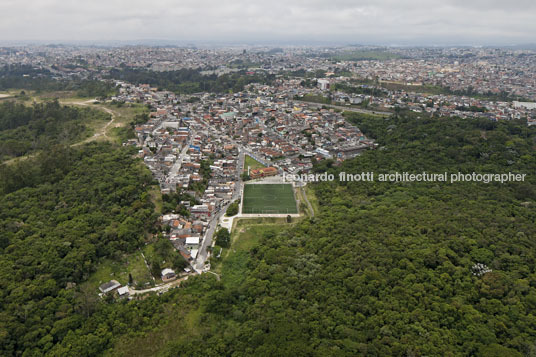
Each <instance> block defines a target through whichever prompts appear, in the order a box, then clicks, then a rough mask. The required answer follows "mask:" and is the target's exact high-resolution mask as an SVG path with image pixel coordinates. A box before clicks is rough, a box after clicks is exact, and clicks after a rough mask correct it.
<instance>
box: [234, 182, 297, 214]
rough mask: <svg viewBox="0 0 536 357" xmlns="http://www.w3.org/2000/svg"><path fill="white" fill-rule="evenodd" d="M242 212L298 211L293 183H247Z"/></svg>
mask: <svg viewBox="0 0 536 357" xmlns="http://www.w3.org/2000/svg"><path fill="white" fill-rule="evenodd" d="M242 213H298V210H297V208H296V200H295V198H294V191H293V189H292V185H290V184H266V185H264V184H249V185H245V187H244V202H243V207H242Z"/></svg>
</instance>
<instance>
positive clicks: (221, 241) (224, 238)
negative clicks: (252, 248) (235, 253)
mask: <svg viewBox="0 0 536 357" xmlns="http://www.w3.org/2000/svg"><path fill="white" fill-rule="evenodd" d="M216 244H217V245H219V246H220V247H223V248H229V246H230V245H231V234H230V233H229V230H228V229H227V228H221V229H220V230H219V231H218V232H216Z"/></svg>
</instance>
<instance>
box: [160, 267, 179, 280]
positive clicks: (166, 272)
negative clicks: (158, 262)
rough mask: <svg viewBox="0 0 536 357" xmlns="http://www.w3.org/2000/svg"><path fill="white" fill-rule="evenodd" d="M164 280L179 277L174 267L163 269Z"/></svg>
mask: <svg viewBox="0 0 536 357" xmlns="http://www.w3.org/2000/svg"><path fill="white" fill-rule="evenodd" d="M161 275H162V281H164V282H166V281H170V280H173V279H175V278H176V277H177V274H175V271H174V270H173V269H169V268H166V269H164V270H162V273H161Z"/></svg>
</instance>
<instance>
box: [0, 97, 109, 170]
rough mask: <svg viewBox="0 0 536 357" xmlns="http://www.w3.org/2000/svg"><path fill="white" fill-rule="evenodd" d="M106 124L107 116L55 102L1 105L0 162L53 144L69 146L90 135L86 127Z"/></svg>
mask: <svg viewBox="0 0 536 357" xmlns="http://www.w3.org/2000/svg"><path fill="white" fill-rule="evenodd" d="M107 120H109V115H108V114H106V113H103V112H102V111H98V110H92V109H90V108H76V107H72V106H62V105H60V104H59V102H58V101H57V100H55V101H49V102H45V103H34V104H33V105H25V104H20V103H16V102H13V101H4V102H0V162H2V161H4V160H6V159H10V158H14V157H18V156H22V155H26V154H28V153H31V152H34V151H37V150H42V149H44V148H47V147H49V146H52V145H55V144H60V145H68V144H72V143H74V142H76V141H79V140H80V139H82V138H84V137H87V136H89V135H91V130H90V128H89V127H88V124H89V123H91V122H93V121H100V122H102V123H104V122H105V121H107Z"/></svg>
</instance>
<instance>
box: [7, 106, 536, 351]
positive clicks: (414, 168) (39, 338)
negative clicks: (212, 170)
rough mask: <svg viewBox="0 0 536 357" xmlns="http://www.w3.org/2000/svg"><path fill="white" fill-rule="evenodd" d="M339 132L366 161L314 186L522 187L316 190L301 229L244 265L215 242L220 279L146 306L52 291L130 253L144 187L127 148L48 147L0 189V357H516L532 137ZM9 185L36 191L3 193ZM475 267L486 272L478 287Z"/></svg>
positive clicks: (514, 128)
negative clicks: (371, 145)
mask: <svg viewBox="0 0 536 357" xmlns="http://www.w3.org/2000/svg"><path fill="white" fill-rule="evenodd" d="M348 120H349V121H351V122H353V123H355V124H356V125H358V126H359V128H360V129H361V130H362V131H363V132H364V133H365V134H366V135H368V136H370V137H374V138H375V139H376V141H377V142H378V144H379V148H378V149H377V150H373V151H368V152H366V153H364V154H362V155H361V156H360V157H357V158H355V159H352V160H349V161H346V162H344V163H342V164H341V165H340V166H337V164H336V163H335V162H332V161H323V162H320V163H317V164H315V168H314V169H315V171H317V172H322V171H324V170H328V171H330V172H332V173H334V174H335V175H336V174H337V173H338V172H341V171H345V172H350V173H359V172H362V171H374V172H376V173H385V172H394V171H399V172H400V171H410V172H416V173H419V172H422V171H423V170H424V171H428V172H444V171H448V172H457V171H462V172H473V171H475V172H489V173H495V172H497V173H503V172H519V173H526V174H528V176H527V181H526V182H518V183H507V184H500V183H489V184H484V183H472V182H468V183H455V184H449V183H425V182H418V183H389V182H374V183H371V182H351V183H346V184H344V183H340V182H327V183H320V184H315V185H313V190H314V192H315V196H316V199H317V200H318V206H319V207H320V211H319V212H318V214H316V215H315V216H314V218H306V219H303V220H301V221H299V222H297V223H293V224H289V225H277V226H276V228H264V229H263V228H262V227H259V229H257V230H255V231H254V234H255V236H254V243H253V245H252V246H251V247H248V248H247V249H246V250H241V251H240V250H239V248H238V246H236V244H237V242H232V246H231V249H230V251H233V250H238V251H239V253H236V254H235V255H231V256H230V258H227V260H224V261H223V263H222V264H223V267H222V270H221V280H218V279H217V277H216V276H214V275H212V274H204V275H202V276H198V277H191V278H190V279H188V281H187V282H186V283H185V284H183V285H182V286H181V288H179V289H175V290H172V291H171V292H169V293H167V294H164V295H163V296H161V297H157V296H153V297H149V298H147V299H146V300H143V301H131V302H116V303H113V302H107V301H95V300H92V299H91V296H93V295H91V293H93V294H94V292H90V293H87V292H86V293H85V292H84V291H83V290H82V289H78V291H77V289H76V288H74V289H68V290H66V289H65V286H66V283H67V282H77V283H78V282H81V281H83V280H84V278H85V277H87V274H89V273H90V272H91V270H92V267H94V262H95V261H97V260H98V259H99V258H100V257H103V256H113V255H114V254H121V252H125V251H131V250H132V249H135V248H136V247H137V246H138V245H139V243H140V234H142V232H143V231H144V230H146V229H150V227H149V225H150V224H151V212H152V209H151V207H150V204H149V203H148V201H147V200H146V199H147V196H146V194H145V193H144V186H145V185H147V184H148V183H149V182H150V175H149V174H148V173H146V172H145V171H144V170H141V169H140V166H139V165H138V164H137V163H136V162H135V161H133V159H131V158H130V157H129V154H128V152H127V151H123V150H126V149H122V150H112V148H111V147H110V146H107V145H91V146H89V147H88V148H87V149H84V150H82V149H80V150H73V149H71V150H67V149H60V148H58V149H57V152H56V153H54V154H52V153H51V154H50V156H49V157H48V156H44V157H43V158H41V159H40V160H38V161H36V163H35V164H34V165H30V164H28V165H27V166H25V167H22V166H21V167H17V168H13V169H10V172H7V173H3V176H2V177H1V178H0V182H8V184H3V186H2V187H3V188H2V191H3V192H4V193H3V194H2V197H1V198H2V199H1V200H0V205H2V206H3V207H1V209H0V214H1V216H0V218H1V221H0V222H1V223H0V224H1V227H2V232H7V235H6V234H4V233H3V237H4V236H6V237H7V238H3V240H2V243H1V244H0V246H1V248H0V249H2V252H1V253H2V254H1V255H0V260H1V262H0V267H1V268H0V269H1V270H0V272H1V280H0V284H1V287H2V289H1V294H2V295H1V296H0V311H1V312H0V319H1V320H0V343H1V346H2V348H3V351H5V352H4V354H6V355H11V354H22V353H23V352H24V353H25V355H28V356H31V355H36V356H38V355H43V354H47V355H51V356H94V355H100V354H107V355H112V356H125V355H128V356H132V355H149V354H148V352H147V351H150V354H155V353H158V354H159V355H161V356H180V355H191V356H222V355H227V356H356V355H371V356H388V355H396V356H425V355H428V356H437V355H447V356H448V355H451V356H454V355H475V356H524V355H525V356H530V355H533V354H534V353H535V351H536V316H534V311H535V309H536V273H535V268H536V246H535V245H536V243H535V241H534V238H535V236H536V225H535V219H536V208H535V206H534V204H535V200H536V189H535V187H536V186H535V184H536V182H535V178H534V176H533V173H534V172H535V171H536V160H535V157H534V149H535V147H536V130H535V128H528V127H527V126H526V123H522V122H514V121H512V122H492V121H488V120H473V119H466V120H462V119H456V118H428V117H424V116H423V117H417V116H416V115H414V114H409V113H401V114H398V115H394V116H392V117H389V118H376V117H371V116H364V115H360V114H355V113H352V114H348ZM47 157H48V159H47ZM56 157H58V159H57V160H55V159H54V158H56ZM37 163H40V164H39V165H37ZM20 165H23V164H22V163H21V164H20ZM34 166H38V168H34ZM32 169H33V170H35V172H32V171H29V172H30V174H28V175H27V174H24V175H22V174H21V172H25V170H32ZM2 172H3V171H2ZM26 176H29V177H34V178H35V180H29V181H28V182H24V183H18V181H19V180H18V178H19V177H26ZM17 183H18V186H17ZM114 222H115V223H114ZM235 235H236V233H235V232H233V236H235ZM477 263H480V264H484V265H486V266H487V267H489V269H490V270H491V271H489V272H486V273H482V274H477V272H476V271H475V269H474V266H475V264H477Z"/></svg>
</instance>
